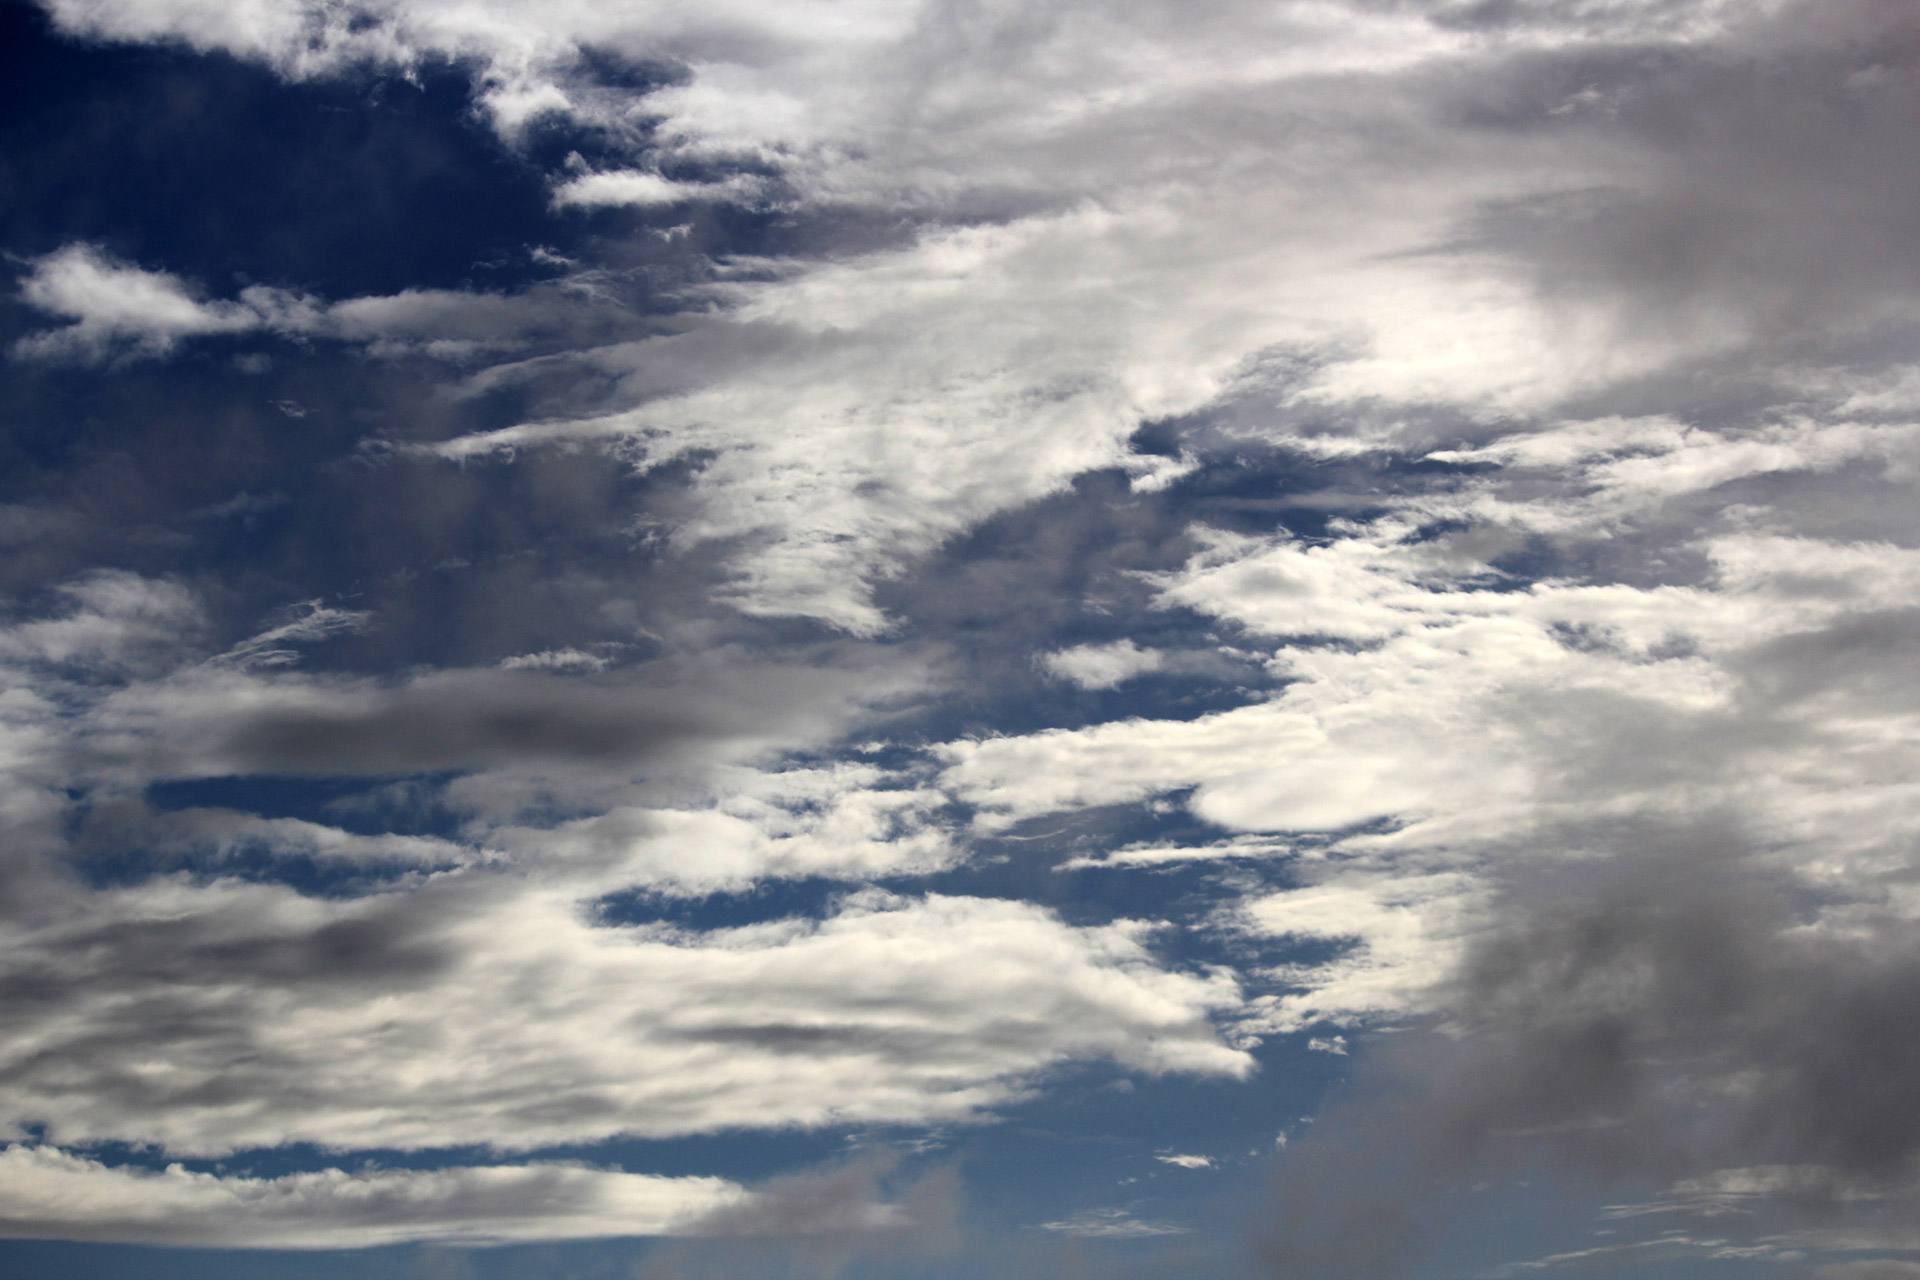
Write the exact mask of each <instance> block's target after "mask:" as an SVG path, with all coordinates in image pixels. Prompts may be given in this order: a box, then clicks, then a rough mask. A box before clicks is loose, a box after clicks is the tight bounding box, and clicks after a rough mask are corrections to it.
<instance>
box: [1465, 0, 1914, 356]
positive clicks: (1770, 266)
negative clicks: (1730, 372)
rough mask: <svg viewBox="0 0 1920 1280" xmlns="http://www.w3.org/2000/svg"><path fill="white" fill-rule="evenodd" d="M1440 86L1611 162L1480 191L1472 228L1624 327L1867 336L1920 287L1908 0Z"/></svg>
mask: <svg viewBox="0 0 1920 1280" xmlns="http://www.w3.org/2000/svg"><path fill="white" fill-rule="evenodd" d="M1502 8H1505V9H1514V8H1518V6H1503V7H1502ZM1443 101H1447V108H1446V109H1447V110H1450V111H1452V112H1456V113H1458V118H1459V119H1460V120H1461V121H1462V122H1464V123H1467V124H1469V125H1471V126H1473V127H1478V128H1491V129H1496V130H1510V131H1513V132H1515V133H1516V134H1520V133H1531V132H1535V131H1543V130H1544V131H1549V132H1552V133H1556V134H1558V135H1560V136H1562V137H1564V138H1565V139H1566V141H1567V143H1568V145H1570V146H1572V147H1575V148H1579V149H1582V150H1584V151H1585V152H1586V153H1587V154H1588V155H1589V156H1591V157H1592V158H1594V159H1595V160H1597V162H1598V165H1599V168H1598V170H1597V172H1606V171H1608V170H1612V171H1614V172H1616V173H1618V174H1619V181H1618V182H1617V183H1615V184H1607V185H1600V186H1592V187H1587V188H1583V189H1570V190H1565V191H1561V192H1549V193H1539V194H1535V195H1532V196H1529V197H1527V198H1525V199H1523V200H1519V201H1514V202H1508V203H1503V204H1500V205H1496V206H1491V207H1489V208H1488V209H1487V210H1486V212H1485V213H1484V214H1483V215H1482V217H1481V219H1480V220H1479V223H1478V225H1477V226H1476V227H1475V228H1474V230H1473V232H1472V237H1473V240H1474V241H1475V242H1476V243H1477V244H1478V245H1479V246H1481V247H1484V248H1489V249H1492V250H1494V251H1495V252H1498V253H1502V254H1511V255H1514V256H1515V257H1517V258H1518V259H1519V260H1520V261H1522V262H1523V263H1526V264H1527V265H1528V266H1529V268H1530V269H1531V270H1532V271H1533V272H1534V273H1535V277H1536V280H1537V282H1538V285H1539V287H1540V289H1541V290H1542V292H1543V293H1544V295H1545V296H1546V297H1547V298H1548V299H1549V300H1551V301H1553V302H1554V303H1555V304H1556V305H1558V306H1560V307H1562V308H1565V309H1568V310H1578V309H1582V308H1593V307H1596V306H1598V307H1601V308H1603V309H1608V308H1610V309H1613V310H1614V311H1615V317H1616V320H1617V322H1618V323H1619V325H1620V326H1621V331H1622V334H1623V336H1626V337H1628V338H1630V340H1634V341H1644V340H1646V338H1647V337H1648V336H1649V333H1650V332H1651V333H1653V334H1658V335H1659V336H1661V337H1663V338H1666V339H1668V340H1672V341H1677V342H1681V343H1683V344H1684V343H1685V342H1686V341H1687V340H1688V339H1690V338H1692V339H1699V338H1703V337H1704V338H1705V339H1706V340H1707V341H1708V342H1710V343H1716V344H1717V343H1719V342H1723V341H1726V340H1729V339H1737V340H1739V341H1742V342H1748V343H1753V344H1756V345H1757V346H1758V347H1759V348H1760V349H1761V351H1763V352H1765V353H1771V354H1772V356H1773V357H1774V358H1778V357H1779V356H1781V355H1784V354H1793V355H1797V356H1799V357H1801V358H1815V357H1817V356H1819V355H1822V354H1829V355H1831V354H1839V353H1840V352H1842V351H1844V350H1845V347H1844V346H1842V347H1839V348H1835V344H1836V343H1842V344H1856V345H1858V344H1860V343H1862V342H1863V341H1865V342H1866V344H1867V346H1868V348H1869V349H1870V348H1871V345H1872V344H1871V339H1870V336H1869V335H1866V334H1863V333H1862V332H1860V328H1859V326H1862V325H1864V324H1869V323H1884V322H1885V321H1886V320H1887V319H1888V318H1889V316H1888V309H1889V308H1890V307H1898V306H1900V305H1902V304H1904V303H1906V302H1910V301H1911V299H1912V298H1913V297H1914V295H1915V292H1916V290H1920V266H1917V265H1916V264H1920V222H1916V221H1915V219H1914V218H1913V216H1912V209H1913V208H1914V206H1915V204H1916V202H1920V151H1916V150H1915V148H1914V147H1913V145H1912V139H1913V136H1914V133H1915V130H1916V129H1917V128H1920V17H1917V16H1916V14H1915V12H1914V10H1913V8H1912V7H1911V6H1909V5H1901V4H1890V3H1882V2H1880V0H1847V2H1844V3H1822V4H1803V5H1797V6H1790V7H1788V8H1787V9H1786V10H1785V11H1784V12H1783V13H1782V14H1780V15H1778V16H1777V17H1774V18H1773V19H1772V20H1770V21H1766V22H1755V23H1753V24H1751V25H1748V26H1746V27H1744V28H1741V27H1736V34H1735V36H1734V38H1733V39H1732V40H1730V41H1727V42H1725V43H1722V44H1719V45H1715V46H1704V47H1694V48H1683V47H1672V46H1668V47H1661V46H1657V45H1652V44H1647V45H1641V46H1638V47H1636V46H1635V45H1633V44H1631V43H1628V44H1624V45H1615V46H1611V47H1609V46H1605V45H1597V46H1589V47H1581V46H1578V45H1576V46H1572V47H1569V48H1564V49H1559V50H1555V51H1552V52H1547V53H1540V54H1534V55H1523V56H1519V57H1516V58H1512V59H1510V60H1507V61H1505V62H1504V63H1503V64H1502V65H1500V66H1499V67H1497V68H1496V69H1493V70H1492V73H1491V74H1489V75H1486V76H1484V77H1481V78H1479V79H1477V80H1476V81H1474V82H1473V84H1472V85H1471V87H1465V88H1462V89H1458V90H1454V91H1452V92H1450V93H1448V94H1447V95H1446V97H1445V98H1443ZM1623 161H1624V163H1623ZM1761 358H1765V357H1764V356H1762V357H1761ZM1882 358H1883V359H1884V357H1882Z"/></svg>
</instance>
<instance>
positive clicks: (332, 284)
mask: <svg viewBox="0 0 1920 1280" xmlns="http://www.w3.org/2000/svg"><path fill="white" fill-rule="evenodd" d="M0 59H4V61H0V247H4V248H5V249H6V250H8V251H9V252H12V253H17V254H25V255H38V254H44V253H49V252H52V251H53V250H54V249H57V248H59V247H61V246H62V245H65V244H68V243H71V242H72V241H75V240H88V241H96V242H99V243H101V244H104V245H105V246H106V247H107V248H108V249H109V250H111V251H113V252H115V253H117V254H119V255H120V256H121V257H124V258H126V259H129V260H131V261H133V262H136V263H138V264H140V265H142V266H145V267H148V268H150V269H165V270H171V271H175V272H179V273H181V274H183V275H186V276H189V277H192V278H195V279H197V280H200V281H201V282H202V283H203V284H205V285H206V286H207V287H208V288H210V289H213V290H215V291H217V292H222V293H226V292H230V291H232V290H234V289H236V288H238V287H239V286H240V285H242V284H248V283H258V284H270V285H277V286H283V287H291V288H298V289H303V290H309V291H312V292H315V293H318V294H320V295H322V296H325V297H352V296H357V295H363V294H385V293H395V292H398V291H399V290H401V289H405V288H409V287H412V288H433V287H438V288H457V287H462V286H467V285H479V286H482V287H491V288H502V287H511V286H514V285H516V284H521V283H525V282H527V281H530V280H533V279H537V278H541V277H543V276H545V275H547V274H550V270H549V269H547V268H543V267H540V266H539V265H538V264H535V263H533V262H531V261H530V260H529V259H528V257H527V255H526V250H527V248H528V246H530V245H532V244H539V243H546V242H549V241H551V240H552V239H553V238H554V236H555V235H556V234H564V228H563V227H561V226H556V224H554V223H552V222H551V221H550V220H549V218H548V215H547V190H546V185H545V177H544V175H543V174H542V172H541V171H540V170H539V169H538V168H536V167H535V166H534V165H532V164H531V163H529V162H528V161H527V160H525V159H523V158H521V157H518V156H515V155H513V154H512V153H511V152H510V151H508V150H507V149H506V148H505V147H504V146H503V145H502V144H501V143H500V142H499V141H498V140H497V139H496V138H495V136H494V135H493V134H492V132H491V131H490V129H489V128H488V127H487V125H486V124H485V122H484V121H482V120H481V119H480V118H479V117H478V116H477V114H476V113H475V112H474V110H473V106H472V101H471V88H470V75H469V73H468V72H467V70H466V69H464V68H461V67H459V66H455V65H450V64H444V63H443V64H439V65H435V64H432V63H428V64H425V65H422V66H421V67H420V68H418V70H417V71H416V73H415V76H414V78H413V80H412V81H411V82H409V81H408V80H406V79H403V78H401V77H399V76H397V75H393V74H377V73H374V72H372V71H366V72H361V73H358V74H349V75H346V76H342V77H335V78H325V79H318V80H312V81H305V82H299V83H288V82H285V81H283V80H281V79H279V78H278V77H277V76H275V75H274V74H273V73H272V72H270V71H268V70H267V69H266V68H264V67H260V66H255V65H251V64H248V63H243V62H239V61H237V60H235V59H233V58H230V57H227V56H224V55H220V54H195V53H190V52H186V51H184V50H180V49H176V48H169V47H159V48H155V47H138V48H135V47H126V46H118V45H96V44H87V43H81V42H78V41H74V40H69V39H63V38H58V37H55V36H52V35H51V34H49V32H48V31H47V28H46V22H45V19H44V18H43V17H42V16H41V15H40V13H39V11H38V10H37V9H36V8H34V7H32V6H29V5H25V4H18V3H8V4H5V5H0ZM560 247H561V248H562V249H563V250H564V249H565V247H566V246H565V245H564V244H563V245H562V246H560Z"/></svg>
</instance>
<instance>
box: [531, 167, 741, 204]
mask: <svg viewBox="0 0 1920 1280" xmlns="http://www.w3.org/2000/svg"><path fill="white" fill-rule="evenodd" d="M759 188H760V184H759V183H758V182H756V181H754V180H752V179H750V178H729V179H727V180H725V181H723V182H676V181H673V180H672V179H670V178H663V177H661V176H660V175H659V174H657V173H650V172H647V171H645V170H640V169H615V170H609V171H607V172H604V173H588V174H582V175H581V176H580V177H578V178H573V179H570V180H569V181H567V182H564V183H562V184H561V185H560V186H559V187H557V188H556V189H555V190H554V193H553V202H554V203H555V204H557V205H560V206H563V207H564V206H568V205H575V206H578V207H580V208H585V209H598V208H605V207H607V206H609V205H637V206H640V207H642V208H645V207H647V206H649V205H663V204H681V203H689V202H700V201H709V200H742V199H748V198H750V197H752V196H753V195H755V194H756V193H757V192H758V191H759Z"/></svg>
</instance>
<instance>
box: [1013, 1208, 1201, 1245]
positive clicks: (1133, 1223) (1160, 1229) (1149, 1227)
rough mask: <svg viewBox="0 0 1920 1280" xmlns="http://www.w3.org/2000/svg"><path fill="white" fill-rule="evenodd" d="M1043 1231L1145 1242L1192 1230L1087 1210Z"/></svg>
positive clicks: (1120, 1211)
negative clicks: (1157, 1237) (1156, 1237)
mask: <svg viewBox="0 0 1920 1280" xmlns="http://www.w3.org/2000/svg"><path fill="white" fill-rule="evenodd" d="M1040 1229H1041V1230H1042V1231H1053V1232H1058V1233H1059V1234H1060V1235H1065V1236H1084V1237H1087V1238H1088V1239H1094V1240H1147V1239H1152V1238H1153V1237H1155V1236H1178V1235H1185V1234H1187V1233H1188V1232H1189V1231H1191V1230H1192V1228H1191V1227H1183V1226H1179V1225H1177V1224H1175V1223H1171V1222H1156V1221H1154V1220H1153V1219H1151V1218H1140V1217H1136V1216H1135V1215H1134V1214H1133V1213H1132V1212H1131V1211H1129V1210H1126V1209H1088V1210H1087V1211H1086V1212H1084V1213H1076V1214H1075V1215H1073V1216H1072V1217H1071V1218H1063V1219H1061V1220H1060V1221H1058V1222H1043V1223H1041V1224H1040Z"/></svg>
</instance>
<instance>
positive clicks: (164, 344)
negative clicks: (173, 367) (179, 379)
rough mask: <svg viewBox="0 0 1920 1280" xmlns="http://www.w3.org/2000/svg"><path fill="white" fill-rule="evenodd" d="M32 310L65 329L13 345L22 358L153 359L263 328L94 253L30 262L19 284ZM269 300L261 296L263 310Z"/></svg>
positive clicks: (83, 249) (256, 311) (259, 316)
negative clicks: (178, 347)
mask: <svg viewBox="0 0 1920 1280" xmlns="http://www.w3.org/2000/svg"><path fill="white" fill-rule="evenodd" d="M20 296H21V297H22V298H23V299H24V300H25V301H26V302H27V303H28V304H29V305H31V306H34V307H36V308H38V309H39V310H41V311H45V312H48V313H50V314H53V315H56V316H61V317H63V318H65V319H67V320H69V321H71V323H69V324H67V325H65V326H63V327H61V328H58V329H53V330H49V331H47V332H44V333H37V334H29V335H28V336H26V337H24V338H22V339H20V340H19V341H18V342H17V343H15V345H14V353H15V354H16V355H19V356H23V357H27V358H40V359H62V358H65V359H79V360H100V359H104V358H106V357H107V356H110V355H113V354H115V353H116V352H126V353H129V354H135V355H146V356H157V355H163V354H165V353H166V352H168V351H170V350H172V349H173V347H174V345H175V344H177V343H178V342H179V341H180V340H181V339H182V338H188V337H195V336H198V335H201V334H209V333H237V332H241V331H243V330H247V329H257V328H260V327H262V326H263V325H264V324H266V322H267V321H266V316H265V315H264V314H263V310H262V309H261V308H258V307H254V306H249V305H247V304H245V303H244V302H202V301H200V300H198V299H196V298H195V297H194V296H193V295H192V294H191V293H189V292H188V290H187V286H186V285H185V284H184V283H183V282H182V281H181V280H180V278H179V277H177V276H174V275H171V274H169V273H167V272H164V271H146V270H142V269H141V268H139V267H135V266H130V265H128V264H126V263H122V262H118V261H116V260H114V259H113V258H111V257H109V256H107V254H106V253H105V252H104V251H103V250H101V249H99V248H96V247H95V246H92V245H86V244H73V245H68V246H67V247H66V248H64V249H61V250H59V251H57V252H55V253H51V254H48V255H47V256H46V257H44V258H41V259H39V260H37V261H36V262H34V264H33V266H32V269H31V270H30V271H29V272H28V273H27V275H26V277H25V278H24V279H23V280H22V281H21V285H20ZM269 296H270V295H261V301H262V302H263V303H264V302H266V301H267V300H268V298H269Z"/></svg>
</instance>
